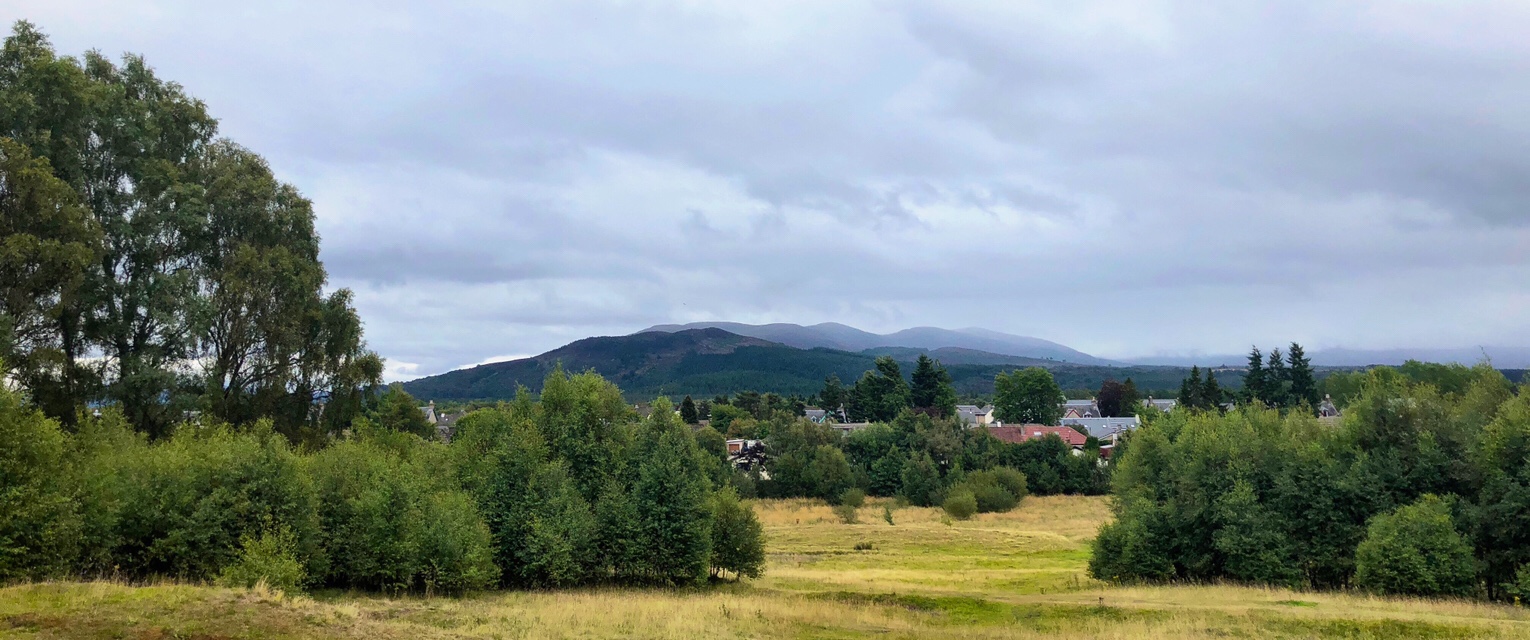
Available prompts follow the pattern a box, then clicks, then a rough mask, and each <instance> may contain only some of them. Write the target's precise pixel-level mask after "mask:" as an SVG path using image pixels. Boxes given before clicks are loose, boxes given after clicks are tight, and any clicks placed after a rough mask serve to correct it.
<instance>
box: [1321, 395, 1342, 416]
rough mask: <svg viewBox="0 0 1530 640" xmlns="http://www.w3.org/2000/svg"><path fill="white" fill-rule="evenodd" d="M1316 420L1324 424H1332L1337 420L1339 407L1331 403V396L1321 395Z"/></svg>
mask: <svg viewBox="0 0 1530 640" xmlns="http://www.w3.org/2000/svg"><path fill="white" fill-rule="evenodd" d="M1318 419H1319V420H1323V421H1325V422H1334V421H1337V420H1338V419H1339V407H1337V406H1335V405H1334V403H1333V396H1330V395H1328V394H1326V393H1325V394H1323V401H1322V402H1319V403H1318Z"/></svg>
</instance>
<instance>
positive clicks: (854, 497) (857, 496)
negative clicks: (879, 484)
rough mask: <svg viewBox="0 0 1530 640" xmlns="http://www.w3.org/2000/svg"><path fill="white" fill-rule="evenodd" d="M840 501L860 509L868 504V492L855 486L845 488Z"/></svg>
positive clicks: (840, 495)
mask: <svg viewBox="0 0 1530 640" xmlns="http://www.w3.org/2000/svg"><path fill="white" fill-rule="evenodd" d="M839 503H840V504H842V505H848V506H850V507H852V508H855V509H859V508H861V505H864V504H866V492H865V491H862V490H860V489H855V488H850V489H845V490H844V491H843V492H842V493H840V494H839Z"/></svg>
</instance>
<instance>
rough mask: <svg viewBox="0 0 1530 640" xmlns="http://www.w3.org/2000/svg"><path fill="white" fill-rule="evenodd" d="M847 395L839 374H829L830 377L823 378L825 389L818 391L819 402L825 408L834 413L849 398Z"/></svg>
mask: <svg viewBox="0 0 1530 640" xmlns="http://www.w3.org/2000/svg"><path fill="white" fill-rule="evenodd" d="M847 395H848V394H847V393H846V392H845V387H844V385H843V384H841V383H840V381H839V376H837V375H834V374H829V377H827V378H824V379H823V389H821V390H819V391H818V402H819V403H821V404H822V405H823V408H824V409H827V410H828V411H829V412H830V413H833V412H834V411H835V410H836V409H839V408H840V407H843V406H844V405H845V403H846V401H848V400H849V398H848V397H847Z"/></svg>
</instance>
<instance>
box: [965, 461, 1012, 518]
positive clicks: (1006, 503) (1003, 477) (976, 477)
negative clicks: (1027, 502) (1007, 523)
mask: <svg viewBox="0 0 1530 640" xmlns="http://www.w3.org/2000/svg"><path fill="white" fill-rule="evenodd" d="M957 488H960V489H962V490H965V491H967V492H969V493H971V494H972V496H973V497H974V498H975V499H976V500H977V510H978V513H994V512H1003V511H1009V510H1011V509H1014V508H1015V506H1016V505H1018V504H1020V499H1021V498H1024V497H1025V494H1026V488H1025V474H1023V473H1020V472H1019V471H1016V470H1014V469H1010V468H1008V467H997V468H994V469H990V470H986V471H974V472H972V473H970V474H967V477H966V479H964V480H962V482H961V483H960V484H959V485H957V487H953V488H952V491H955V490H956V489H957Z"/></svg>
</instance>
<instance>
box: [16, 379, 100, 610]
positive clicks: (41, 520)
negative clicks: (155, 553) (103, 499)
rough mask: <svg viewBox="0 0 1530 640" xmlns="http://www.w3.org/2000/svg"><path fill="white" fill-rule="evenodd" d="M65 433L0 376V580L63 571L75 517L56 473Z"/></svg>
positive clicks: (70, 554) (74, 543)
mask: <svg viewBox="0 0 1530 640" xmlns="http://www.w3.org/2000/svg"><path fill="white" fill-rule="evenodd" d="M64 443H65V439H64V434H63V432H62V431H60V430H59V427H58V423H57V422H54V421H53V420H49V419H47V418H44V417H43V415H42V413H41V412H39V411H36V410H33V409H29V408H27V407H25V406H24V405H23V404H22V402H21V398H20V396H18V395H16V394H15V393H13V392H11V391H10V390H8V389H6V388H5V385H4V383H3V382H0V582H4V581H6V580H10V579H12V578H23V577H29V578H42V577H51V576H56V575H60V574H62V573H64V572H65V571H67V570H68V569H69V567H70V565H71V564H72V563H73V562H74V560H75V557H76V555H77V552H78V549H79V539H80V524H81V522H80V518H79V515H78V513H77V511H76V510H75V508H74V504H73V502H72V501H71V497H70V495H69V493H68V492H67V491H66V487H65V485H64V482H63V476H62V474H60V471H61V469H62V467H63V466H64Z"/></svg>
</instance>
